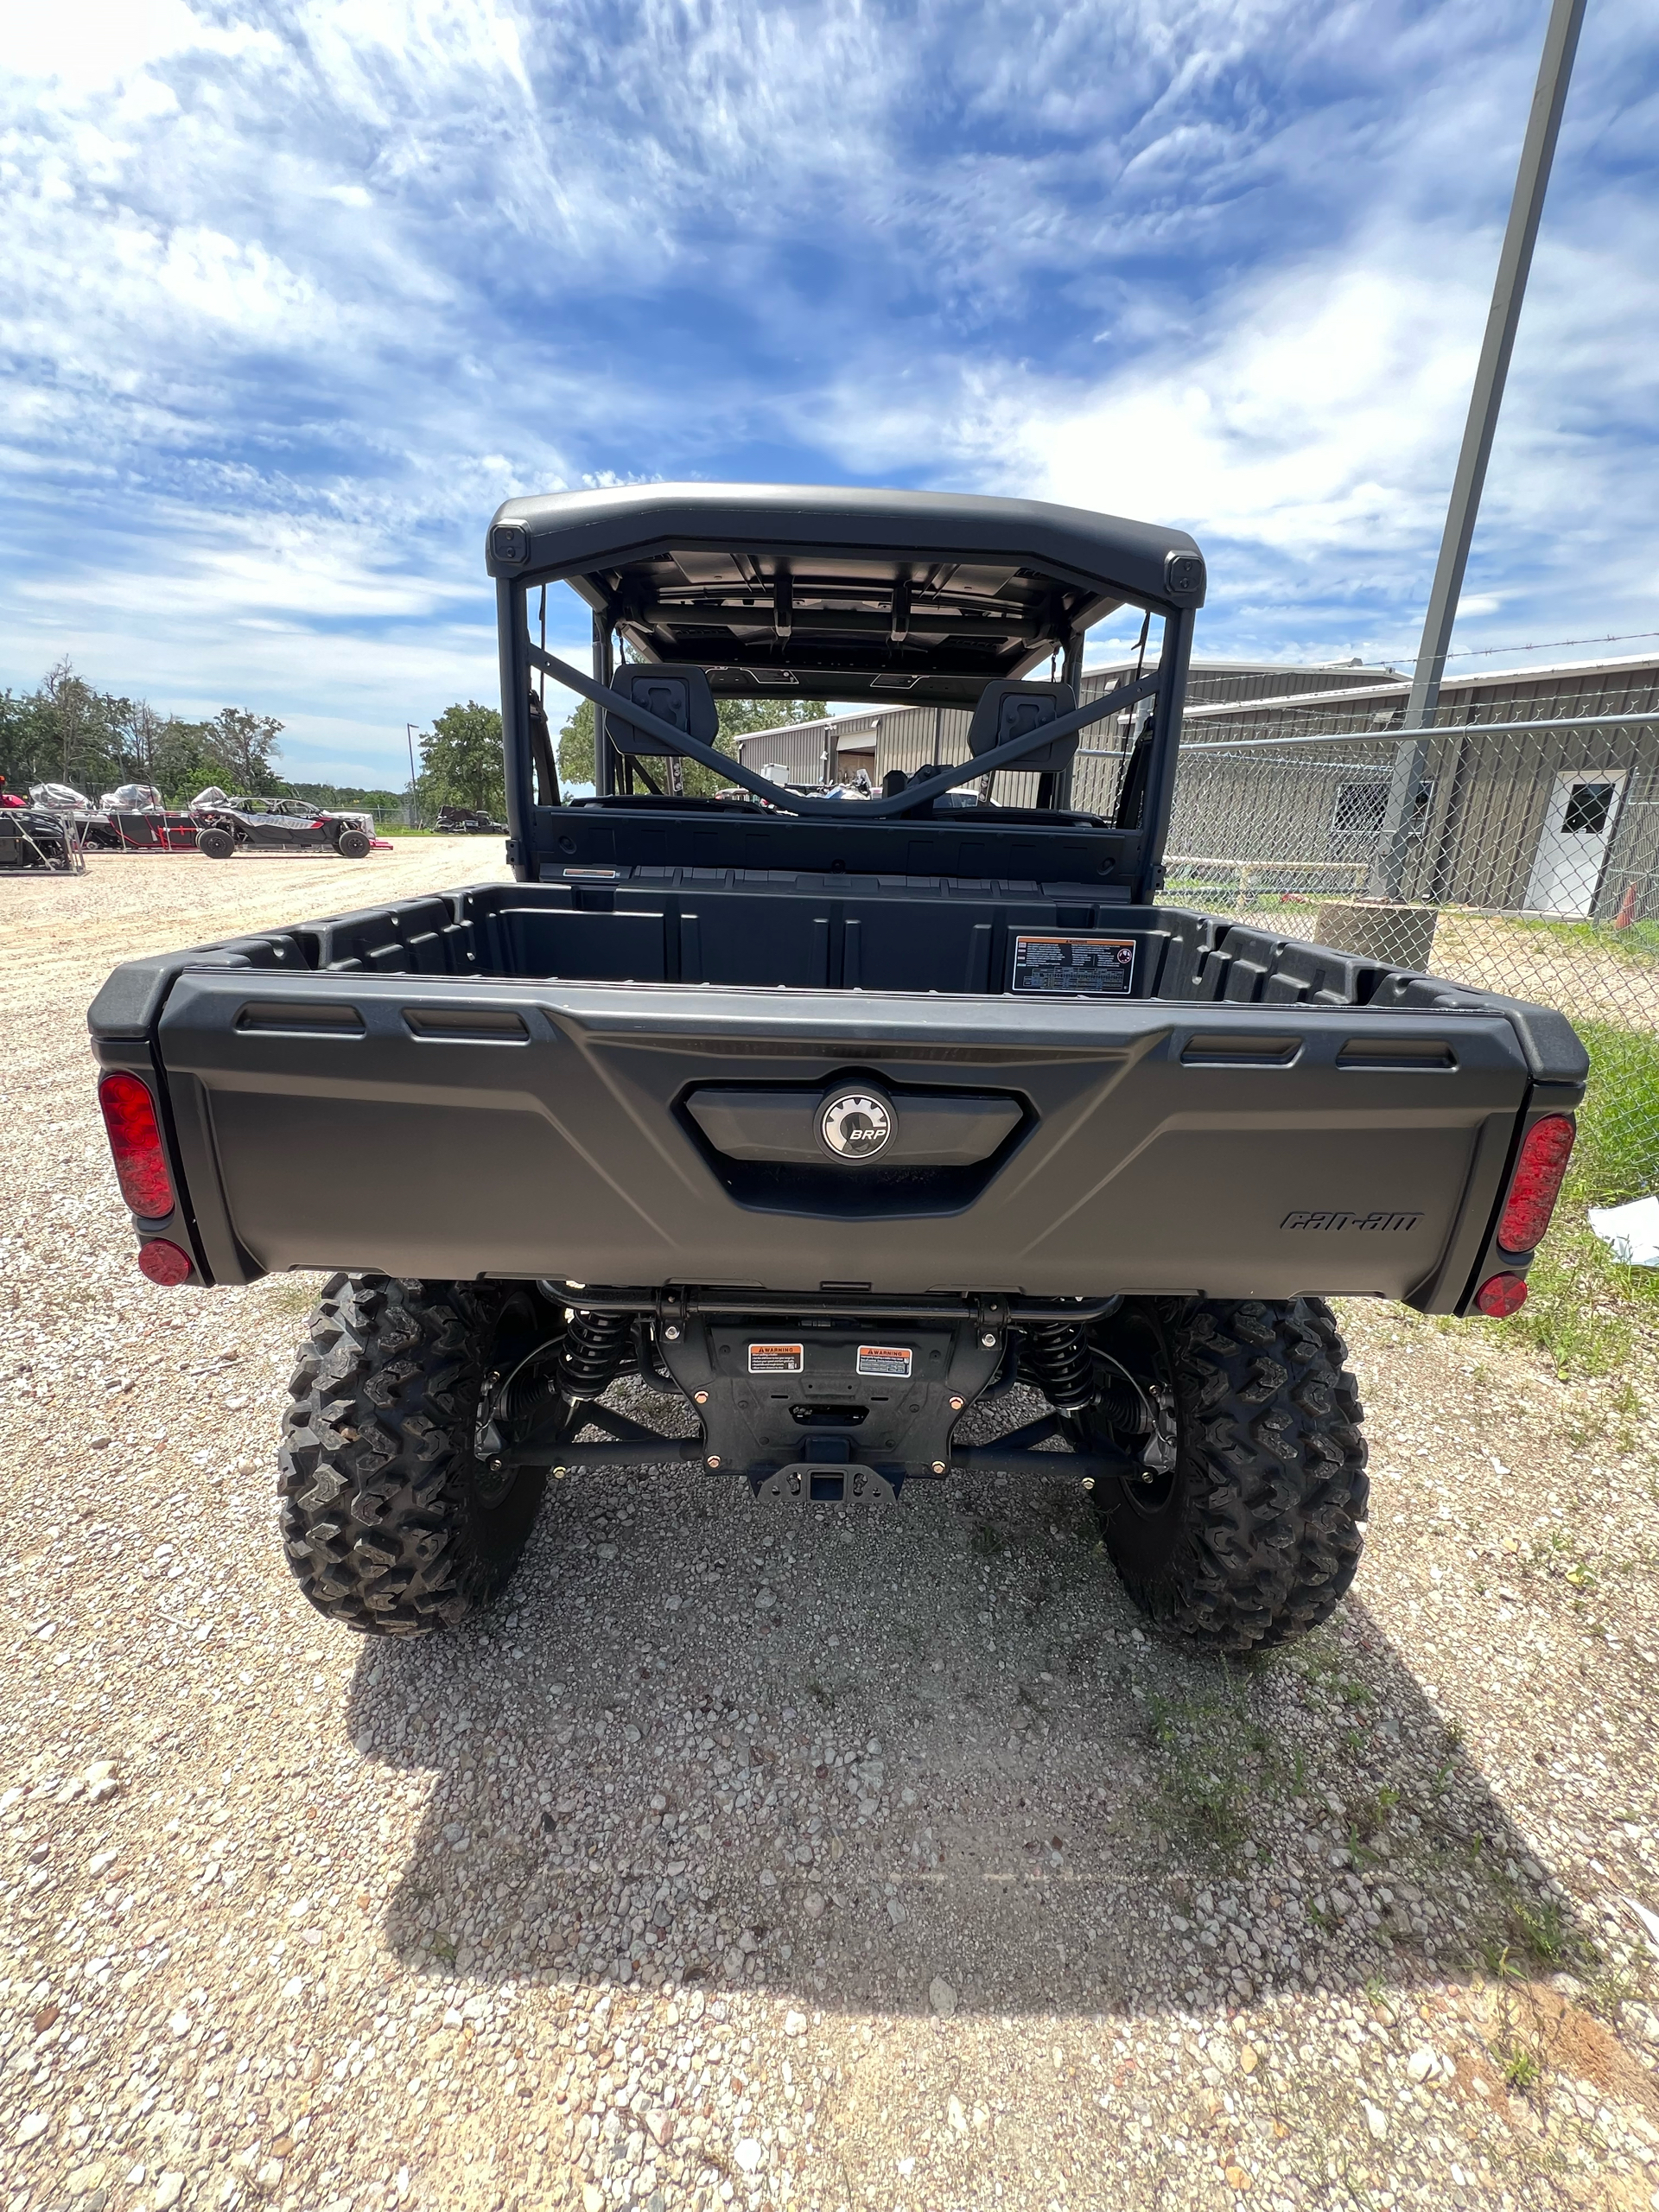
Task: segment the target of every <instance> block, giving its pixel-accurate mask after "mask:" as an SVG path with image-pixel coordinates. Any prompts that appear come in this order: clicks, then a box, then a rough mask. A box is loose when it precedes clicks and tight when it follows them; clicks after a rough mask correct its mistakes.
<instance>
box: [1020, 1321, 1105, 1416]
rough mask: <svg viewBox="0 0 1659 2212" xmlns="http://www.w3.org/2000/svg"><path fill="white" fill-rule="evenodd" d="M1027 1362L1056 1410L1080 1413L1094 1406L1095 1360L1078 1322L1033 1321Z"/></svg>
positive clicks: (1029, 1336)
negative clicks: (1085, 1408) (1087, 1407)
mask: <svg viewBox="0 0 1659 2212" xmlns="http://www.w3.org/2000/svg"><path fill="white" fill-rule="evenodd" d="M1026 1364H1027V1366H1028V1367H1029V1368H1030V1370H1031V1371H1032V1373H1033V1376H1035V1377H1036V1379H1037V1381H1038V1383H1039V1384H1040V1386H1041V1389H1042V1392H1043V1395H1044V1396H1045V1397H1046V1399H1047V1400H1048V1402H1049V1403H1050V1405H1051V1406H1052V1407H1053V1408H1054V1410H1055V1411H1056V1413H1062V1414H1080V1413H1081V1412H1082V1411H1083V1409H1084V1407H1085V1406H1091V1405H1093V1403H1094V1402H1095V1396H1096V1382H1095V1363H1094V1361H1093V1360H1092V1359H1091V1358H1090V1354H1089V1344H1088V1340H1087V1339H1086V1338H1085V1337H1084V1333H1083V1331H1082V1329H1081V1328H1080V1327H1079V1326H1078V1325H1077V1322H1075V1321H1037V1322H1033V1324H1032V1325H1031V1326H1030V1328H1029V1329H1028V1330H1027V1335H1026Z"/></svg>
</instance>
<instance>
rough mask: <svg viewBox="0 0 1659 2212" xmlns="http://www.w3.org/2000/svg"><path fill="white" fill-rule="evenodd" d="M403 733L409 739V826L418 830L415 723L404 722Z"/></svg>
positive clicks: (419, 816) (419, 821) (419, 811)
mask: <svg viewBox="0 0 1659 2212" xmlns="http://www.w3.org/2000/svg"><path fill="white" fill-rule="evenodd" d="M404 736H405V737H406V738H407V739H408V741H409V826H410V829H419V828H420V826H421V810H420V806H419V804H418V802H417V801H416V796H415V725H414V723H413V722H405V723H404Z"/></svg>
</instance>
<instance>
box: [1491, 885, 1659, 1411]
mask: <svg viewBox="0 0 1659 2212" xmlns="http://www.w3.org/2000/svg"><path fill="white" fill-rule="evenodd" d="M1546 926H1552V927H1553V926H1554V925H1546ZM1573 1027H1574V1028H1576V1030H1577V1031H1578V1033H1579V1035H1580V1037H1581V1038H1582V1039H1584V1044H1585V1048H1586V1051H1587V1052H1589V1055H1590V1081H1589V1084H1588V1087H1587V1088H1586V1092H1585V1100H1584V1104H1583V1106H1582V1107H1581V1108H1580V1110H1579V1135H1578V1142H1577V1144H1576V1145H1575V1146H1574V1147H1573V1165H1572V1167H1571V1168H1570V1169H1569V1171H1568V1173H1567V1185H1566V1188H1565V1189H1564V1190H1563V1191H1562V1192H1561V1201H1560V1205H1559V1206H1558V1207H1557V1209H1556V1213H1555V1223H1554V1227H1553V1228H1552V1229H1551V1230H1550V1232H1549V1235H1548V1237H1547V1238H1546V1239H1545V1241H1544V1244H1543V1248H1542V1249H1541V1251H1540V1253H1539V1255H1538V1257H1537V1258H1536V1259H1535V1261H1534V1262H1533V1264H1532V1270H1531V1274H1530V1275H1529V1279H1528V1285H1527V1293H1528V1294H1527V1302H1526V1304H1525V1305H1524V1306H1522V1308H1521V1311H1520V1312H1519V1313H1516V1314H1515V1315H1514V1316H1513V1317H1512V1318H1511V1319H1510V1320H1508V1321H1502V1322H1493V1321H1477V1322H1474V1323H1471V1326H1472V1327H1474V1328H1477V1329H1479V1330H1481V1331H1483V1332H1491V1333H1492V1334H1493V1335H1495V1336H1497V1335H1501V1336H1504V1337H1507V1338H1510V1340H1511V1341H1512V1340H1513V1339H1514V1338H1516V1337H1520V1338H1522V1339H1523V1340H1524V1341H1526V1342H1527V1343H1529V1344H1532V1345H1534V1346H1535V1348H1536V1349H1537V1350H1538V1351H1541V1352H1542V1353H1543V1355H1544V1356H1545V1357H1546V1358H1548V1360H1549V1361H1550V1363H1551V1364H1552V1365H1553V1366H1554V1369H1555V1371H1556V1373H1557V1375H1559V1376H1561V1377H1563V1378H1564V1379H1565V1378H1566V1377H1568V1376H1574V1375H1580V1376H1599V1375H1611V1374H1614V1373H1617V1372H1618V1370H1620V1369H1621V1368H1623V1367H1624V1366H1625V1365H1626V1363H1628V1362H1629V1360H1630V1356H1631V1353H1632V1351H1634V1350H1635V1347H1636V1342H1637V1337H1638V1335H1639V1334H1641V1333H1643V1332H1646V1331H1648V1330H1652V1331H1655V1332H1659V1268H1627V1267H1624V1266H1622V1265H1621V1264H1620V1263H1619V1262H1618V1261H1617V1260H1616V1259H1614V1257H1613V1255H1612V1254H1611V1252H1610V1251H1609V1250H1608V1249H1607V1247H1606V1246H1605V1244H1604V1243H1602V1241H1601V1239H1600V1238H1599V1236H1597V1235H1596V1233H1595V1231H1594V1230H1592V1228H1591V1226H1590V1224H1589V1221H1588V1219H1587V1218H1586V1215H1587V1210H1588V1209H1589V1208H1590V1207H1591V1206H1609V1205H1620V1204H1622V1203H1623V1202H1624V1200H1625V1199H1627V1198H1639V1197H1641V1196H1643V1194H1644V1193H1645V1192H1649V1191H1652V1190H1656V1189H1659V1037H1650V1036H1648V1035H1646V1034H1644V1033H1643V1032H1641V1031H1639V1030H1633V1029H1620V1028H1617V1027H1614V1026H1613V1025H1612V1024H1611V1023H1610V1022H1597V1021H1578V1022H1575V1023H1574V1024H1573Z"/></svg>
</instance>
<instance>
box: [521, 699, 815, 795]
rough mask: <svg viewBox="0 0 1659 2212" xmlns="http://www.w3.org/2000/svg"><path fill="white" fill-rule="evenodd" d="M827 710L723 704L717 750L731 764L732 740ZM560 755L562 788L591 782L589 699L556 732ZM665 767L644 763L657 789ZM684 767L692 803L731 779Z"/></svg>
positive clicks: (804, 704) (753, 702)
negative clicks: (557, 732) (726, 755)
mask: <svg viewBox="0 0 1659 2212" xmlns="http://www.w3.org/2000/svg"><path fill="white" fill-rule="evenodd" d="M828 713H829V706H828V704H827V702H825V701H824V700H823V699H722V700H721V702H720V734H719V736H718V737H717V738H716V739H715V750H716V751H717V752H720V753H729V754H730V755H731V757H732V759H733V760H735V759H736V758H737V747H736V744H735V743H734V740H736V739H737V738H740V737H747V736H748V735H749V734H751V733H752V732H753V731H757V730H763V729H781V728H784V727H785V725H786V724H788V723H790V722H812V721H819V720H820V719H821V718H822V717H823V715H827V714H828ZM558 753H559V781H560V783H561V784H591V783H592V782H593V781H594V707H593V702H592V701H591V700H590V699H584V700H583V701H582V703H581V704H580V706H578V707H577V709H576V710H575V713H574V714H573V715H571V716H570V718H569V721H567V722H566V723H565V725H564V727H563V729H562V730H561V731H560V732H559V735H558ZM664 766H666V763H664V762H660V761H657V760H647V761H646V763H645V767H646V770H647V772H649V773H650V775H651V776H652V779H653V780H655V781H656V782H658V783H659V784H660V783H661V781H662V774H661V771H662V769H663V767H664ZM683 768H684V775H685V789H686V791H687V793H688V794H689V795H690V797H691V798H710V797H711V796H712V795H713V794H714V793H715V791H722V790H724V789H725V788H726V787H727V786H728V785H729V783H730V781H731V779H730V778H729V777H728V776H721V775H718V774H716V772H715V770H714V769H712V768H707V767H705V766H703V764H702V761H701V760H687V761H686V762H684V764H683Z"/></svg>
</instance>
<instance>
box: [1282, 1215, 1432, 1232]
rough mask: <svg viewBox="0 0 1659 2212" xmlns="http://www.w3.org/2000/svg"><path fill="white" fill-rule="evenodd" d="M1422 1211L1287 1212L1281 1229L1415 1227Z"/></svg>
mask: <svg viewBox="0 0 1659 2212" xmlns="http://www.w3.org/2000/svg"><path fill="white" fill-rule="evenodd" d="M1421 1219H1422V1216H1421V1213H1287V1215H1286V1216H1285V1217H1284V1219H1283V1220H1282V1221H1281V1223H1280V1224H1279V1226H1280V1228H1281V1229H1415V1228H1416V1226H1417V1224H1418V1223H1419V1222H1420V1221H1421Z"/></svg>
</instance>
